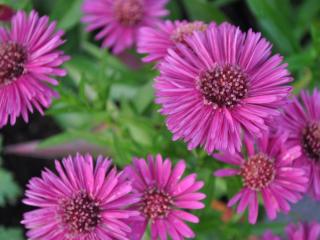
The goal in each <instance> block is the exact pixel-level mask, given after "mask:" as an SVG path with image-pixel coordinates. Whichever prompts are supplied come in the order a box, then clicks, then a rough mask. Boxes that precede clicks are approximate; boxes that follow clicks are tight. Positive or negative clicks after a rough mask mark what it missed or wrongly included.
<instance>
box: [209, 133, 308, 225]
mask: <svg viewBox="0 0 320 240" xmlns="http://www.w3.org/2000/svg"><path fill="white" fill-rule="evenodd" d="M285 140H286V137H285V135H281V136H271V135H269V134H265V135H264V136H263V137H262V138H261V139H259V140H257V141H256V144H255V143H254V142H253V141H252V140H249V139H246V141H245V149H246V151H245V152H246V153H247V157H245V155H244V154H242V153H235V154H230V153H221V154H220V153H219V154H213V156H214V157H215V158H217V159H218V160H220V161H222V162H225V163H228V164H232V165H235V166H237V167H238V168H236V169H233V168H227V169H220V170H217V171H216V172H215V173H214V175H215V176H217V177H226V176H235V175H236V176H240V177H241V179H242V182H243V188H242V189H241V191H240V192H239V193H237V194H236V195H235V196H234V197H233V198H232V199H230V201H229V203H228V206H229V207H231V206H233V205H235V204H236V203H238V202H239V204H238V207H237V212H238V213H239V214H241V213H242V212H244V210H245V209H246V208H247V207H248V208H249V222H250V223H252V224H254V223H256V221H257V217H258V208H259V204H258V195H259V194H261V196H262V200H263V204H264V207H265V210H266V213H267V216H268V217H269V219H271V220H273V219H275V218H276V216H277V213H278V212H280V211H281V212H284V213H288V212H289V211H290V205H289V202H291V203H296V202H297V201H298V200H300V198H301V195H302V193H304V192H305V190H306V184H307V183H308V178H307V176H306V175H305V171H304V170H303V169H301V168H296V167H294V166H293V164H292V163H293V161H294V160H295V159H297V158H298V157H300V154H301V152H300V151H301V150H300V147H299V146H295V147H292V148H289V149H286V147H285Z"/></svg>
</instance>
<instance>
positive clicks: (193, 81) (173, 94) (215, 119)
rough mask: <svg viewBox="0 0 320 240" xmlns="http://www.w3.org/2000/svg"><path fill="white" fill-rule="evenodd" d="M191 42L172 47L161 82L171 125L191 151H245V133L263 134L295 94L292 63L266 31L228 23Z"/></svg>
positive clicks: (162, 99) (157, 85) (159, 95)
mask: <svg viewBox="0 0 320 240" xmlns="http://www.w3.org/2000/svg"><path fill="white" fill-rule="evenodd" d="M186 42H187V45H188V46H186V45H185V44H177V46H176V48H175V49H169V50H168V55H167V56H166V57H165V59H164V60H163V61H162V62H161V64H160V66H159V70H160V76H159V77H158V78H156V82H155V89H156V103H158V104H160V105H161V110H160V112H161V113H162V114H163V115H165V116H166V117H167V119H166V124H167V127H168V129H169V130H170V131H171V132H172V133H173V139H174V140H178V139H183V140H184V141H185V142H187V143H188V148H189V149H194V148H196V147H197V146H199V145H201V146H203V147H204V149H205V150H206V151H207V152H209V153H211V152H213V151H214V150H215V149H218V150H227V151H230V152H235V151H236V150H238V151H240V149H241V143H242V141H241V136H242V135H245V136H255V137H259V136H261V135H262V132H263V131H264V130H267V129H268V124H267V123H269V122H270V119H271V118H272V117H274V116H277V115H278V114H279V110H278V109H279V108H280V107H281V106H283V104H284V103H285V100H286V99H287V97H288V95H289V93H290V92H291V87H290V86H288V85H287V83H288V82H290V81H291V77H290V76H289V72H288V70H287V69H286V67H287V64H282V57H281V56H279V55H278V54H277V55H273V56H271V45H270V43H269V42H267V41H266V40H265V39H264V38H261V34H260V33H254V32H252V31H251V30H249V31H248V32H247V33H243V32H241V31H240V30H239V28H237V27H235V26H232V25H230V24H228V23H224V24H221V25H219V26H217V27H210V28H208V29H207V30H206V31H205V32H200V31H196V32H194V33H193V36H191V37H188V38H187V39H186Z"/></svg>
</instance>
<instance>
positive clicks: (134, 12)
mask: <svg viewBox="0 0 320 240" xmlns="http://www.w3.org/2000/svg"><path fill="white" fill-rule="evenodd" d="M114 10H115V16H116V18H117V20H118V21H119V22H120V23H121V24H122V25H124V26H127V27H130V26H134V25H137V24H138V23H139V22H140V21H141V20H142V19H143V15H144V7H143V1H142V0H115V3H114Z"/></svg>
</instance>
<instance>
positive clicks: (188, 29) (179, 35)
mask: <svg viewBox="0 0 320 240" xmlns="http://www.w3.org/2000/svg"><path fill="white" fill-rule="evenodd" d="M207 28H208V26H207V24H205V23H201V22H193V23H187V24H182V25H181V26H179V27H178V28H177V29H176V30H175V31H174V32H173V33H172V35H171V39H172V41H174V42H175V43H184V44H185V43H186V41H185V38H186V37H188V36H191V34H192V33H193V32H194V31H201V32H204V31H205V30H206V29H207Z"/></svg>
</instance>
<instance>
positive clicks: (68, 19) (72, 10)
mask: <svg viewBox="0 0 320 240" xmlns="http://www.w3.org/2000/svg"><path fill="white" fill-rule="evenodd" d="M65 2H66V1H64V3H65ZM82 2H83V1H82V0H75V1H73V3H72V5H71V6H70V7H69V8H63V9H67V11H66V12H65V13H64V15H63V17H62V18H61V19H60V21H58V26H57V27H58V28H62V29H64V30H69V29H70V28H72V27H73V26H75V25H76V24H77V23H79V21H80V18H81V5H82Z"/></svg>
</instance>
